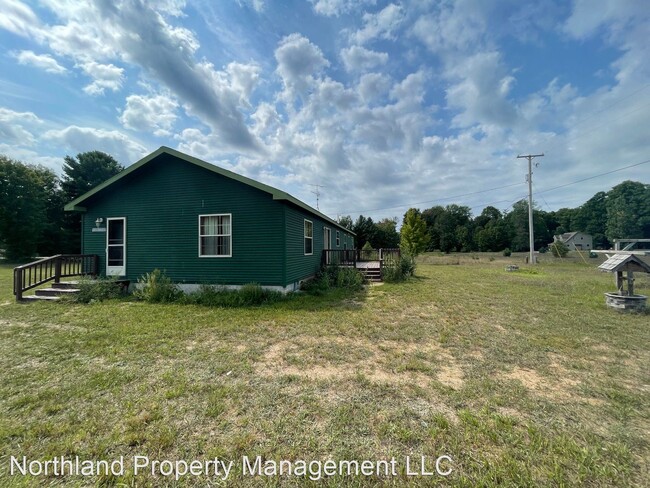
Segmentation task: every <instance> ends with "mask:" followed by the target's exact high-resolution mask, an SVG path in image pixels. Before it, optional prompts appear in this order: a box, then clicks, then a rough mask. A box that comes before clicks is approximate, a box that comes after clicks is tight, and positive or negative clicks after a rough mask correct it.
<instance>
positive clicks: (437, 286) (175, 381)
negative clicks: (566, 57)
mask: <svg viewBox="0 0 650 488" xmlns="http://www.w3.org/2000/svg"><path fill="white" fill-rule="evenodd" d="M491 259H492V260H491ZM491 259H490V257H489V256H487V255H482V254H477V255H464V256H460V255H456V256H437V255H428V256H424V257H423V258H422V259H421V263H420V265H419V267H418V270H417V277H416V278H415V279H413V280H411V281H409V282H407V283H403V284H395V285H390V284H384V285H380V286H371V287H369V288H368V289H367V290H366V291H364V292H361V293H359V294H356V295H354V296H352V297H345V296H342V295H341V294H337V293H332V294H330V295H327V296H324V297H310V296H301V297H298V298H296V299H294V300H291V301H288V302H282V303H277V304H274V305H269V306H261V307H254V308H241V309H213V308H205V307H200V306H190V305H151V304H146V303H140V302H133V301H128V300H121V301H119V300H118V301H109V302H104V303H95V304H91V305H73V304H69V303H68V304H66V303H29V304H15V303H14V302H13V297H12V296H11V268H10V267H9V266H2V267H0V485H2V486H33V485H34V484H37V483H41V484H58V485H64V484H65V485H66V486H71V485H72V486H75V485H78V486H87V485H89V484H90V485H95V484H99V485H107V486H111V485H122V486H135V485H137V486H295V485H303V484H312V482H309V481H308V480H307V479H306V478H305V477H297V476H281V477H280V476H256V477H252V476H244V475H242V473H241V471H240V470H238V466H239V460H241V458H242V456H244V455H248V456H250V457H251V458H254V457H255V456H258V455H259V456H262V457H263V459H265V460H276V461H280V460H308V461H311V460H322V461H325V460H327V459H333V460H337V461H338V460H375V461H376V460H388V459H391V458H392V457H395V458H396V460H397V475H396V476H354V477H349V476H343V477H338V476H331V477H330V476H328V477H325V478H324V480H321V481H320V482H319V483H318V484H319V485H325V486H375V485H377V486H402V485H405V484H412V485H414V486H431V485H432V484H439V485H441V486H468V487H469V486H577V485H586V486H648V485H647V483H648V480H650V469H649V464H648V462H649V460H650V386H649V385H650V320H649V318H650V315H648V314H635V315H626V314H620V313H617V312H615V311H611V310H609V309H607V308H605V305H604V297H603V293H604V292H606V291H612V290H613V278H612V276H611V275H609V274H604V273H600V272H598V271H597V270H596V269H595V262H594V261H595V260H587V261H589V262H588V263H587V264H585V263H583V262H582V261H581V260H579V259H577V260H576V259H573V260H571V259H567V260H563V261H554V260H552V259H549V258H547V262H542V263H541V264H539V265H538V266H537V267H535V268H534V269H533V268H528V267H526V266H524V265H523V264H522V260H521V258H520V257H516V258H515V257H512V258H510V259H506V258H502V257H498V258H496V259H495V258H494V257H492V258H491ZM509 262H512V263H515V262H516V263H518V264H520V265H521V267H522V269H521V270H520V271H519V272H513V273H508V272H505V270H504V265H505V264H506V263H509ZM636 285H637V289H638V292H640V293H646V294H647V293H648V292H650V280H648V278H647V277H643V276H638V279H637V282H636ZM11 455H14V456H18V457H21V458H22V456H27V459H28V460H46V459H51V458H53V457H54V456H62V455H64V456H68V457H74V456H76V455H77V456H79V457H80V458H82V459H90V460H100V459H103V460H109V461H110V460H114V459H118V458H119V456H125V459H127V463H128V460H130V459H131V458H132V457H133V456H134V455H143V456H144V455H148V456H150V458H151V459H157V460H165V459H167V460H172V461H174V460H188V461H191V460H194V459H199V460H205V459H213V458H214V457H219V458H220V459H224V460H226V461H229V460H233V461H235V468H233V472H231V474H230V476H229V478H228V479H227V480H226V481H225V482H223V483H219V481H218V479H217V478H214V477H209V476H190V475H187V476H184V477H182V478H181V479H180V481H179V482H178V483H177V482H176V481H175V480H174V477H173V476H171V477H169V478H166V477H162V476H155V475H151V474H139V475H138V476H137V477H136V478H134V477H133V473H132V470H131V469H130V467H129V466H128V465H127V472H126V473H125V474H124V475H123V476H121V477H112V476H108V477H106V476H100V477H95V478H83V477H73V478H66V479H61V478H55V477H43V476H38V477H33V478H29V477H23V476H13V477H11V476H9V475H8V471H9V460H10V456H11ZM408 455H411V456H412V457H413V458H414V459H416V460H418V462H419V460H420V456H426V459H427V462H428V463H430V464H429V465H428V467H429V468H433V461H434V460H435V459H436V458H437V457H438V456H440V455H449V456H450V457H451V458H452V460H453V462H452V463H451V464H449V463H446V464H445V465H444V466H445V468H446V467H448V466H451V468H452V473H451V475H449V476H448V477H447V478H444V477H441V476H431V477H429V476H407V474H406V472H405V463H404V459H405V457H406V456H408ZM418 469H419V467H418ZM313 484H314V485H315V484H317V483H316V482H313Z"/></svg>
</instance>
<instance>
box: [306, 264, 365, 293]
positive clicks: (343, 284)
mask: <svg viewBox="0 0 650 488" xmlns="http://www.w3.org/2000/svg"><path fill="white" fill-rule="evenodd" d="M365 281H366V280H365V278H364V276H363V275H362V274H361V273H360V272H359V271H357V270H356V269H354V268H345V267H338V266H327V267H325V268H323V269H321V270H320V271H319V272H318V273H317V274H316V276H315V277H314V278H312V279H310V280H307V281H305V282H304V283H303V284H302V287H301V289H302V290H303V291H306V292H307V293H309V294H311V295H322V294H324V293H325V292H327V290H329V289H331V288H341V289H346V290H349V291H358V290H360V289H361V288H362V287H363V284H364V283H365Z"/></svg>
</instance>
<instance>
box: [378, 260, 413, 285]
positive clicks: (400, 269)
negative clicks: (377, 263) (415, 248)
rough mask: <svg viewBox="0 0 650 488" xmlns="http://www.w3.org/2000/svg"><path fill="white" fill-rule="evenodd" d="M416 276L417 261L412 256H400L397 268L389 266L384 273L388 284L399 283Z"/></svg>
mask: <svg viewBox="0 0 650 488" xmlns="http://www.w3.org/2000/svg"><path fill="white" fill-rule="evenodd" d="M414 274H415V259H413V258H412V257H410V256H404V255H402V256H400V259H399V261H398V262H397V263H396V264H395V266H387V267H385V268H384V271H383V278H384V281H385V282H386V283H398V282H400V281H404V280H406V279H408V278H409V277H410V276H413V275H414Z"/></svg>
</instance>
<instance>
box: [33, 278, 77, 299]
mask: <svg viewBox="0 0 650 488" xmlns="http://www.w3.org/2000/svg"><path fill="white" fill-rule="evenodd" d="M77 283H78V282H77V281H62V282H60V283H52V287H51V288H40V289H37V290H35V291H34V295H25V296H23V300H27V301H37V300H47V301H56V300H59V299H60V298H61V297H62V296H67V295H71V294H75V293H79V289H78V288H76V286H77Z"/></svg>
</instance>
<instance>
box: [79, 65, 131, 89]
mask: <svg viewBox="0 0 650 488" xmlns="http://www.w3.org/2000/svg"><path fill="white" fill-rule="evenodd" d="M81 69H82V70H83V71H84V73H86V74H87V75H88V76H90V77H91V78H93V82H92V83H91V84H90V85H87V86H86V87H84V91H85V92H86V93H88V94H89V95H103V94H104V90H107V89H108V90H112V91H117V90H119V89H120V88H122V83H123V82H124V69H123V68H119V67H117V66H115V65H113V64H100V63H96V62H95V61H90V62H88V63H84V64H82V65H81Z"/></svg>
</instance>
